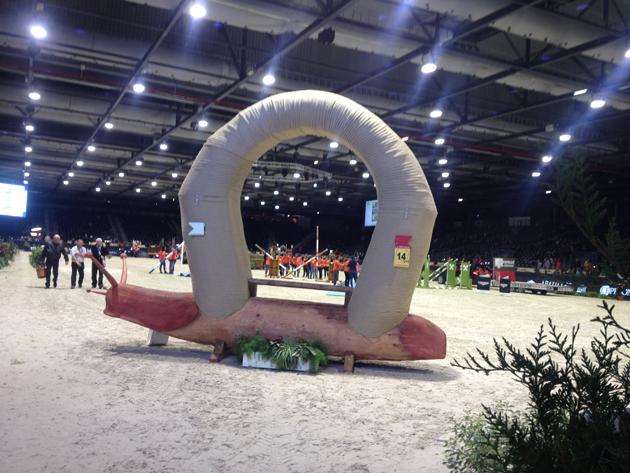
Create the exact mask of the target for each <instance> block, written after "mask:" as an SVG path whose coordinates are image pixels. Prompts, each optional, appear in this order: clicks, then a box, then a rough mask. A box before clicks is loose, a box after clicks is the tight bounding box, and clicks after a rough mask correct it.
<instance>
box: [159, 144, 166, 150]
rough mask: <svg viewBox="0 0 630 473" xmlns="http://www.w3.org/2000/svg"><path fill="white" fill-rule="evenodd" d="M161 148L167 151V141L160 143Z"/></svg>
mask: <svg viewBox="0 0 630 473" xmlns="http://www.w3.org/2000/svg"><path fill="white" fill-rule="evenodd" d="M160 149H161V150H162V151H166V150H167V149H168V145H167V144H166V143H160Z"/></svg>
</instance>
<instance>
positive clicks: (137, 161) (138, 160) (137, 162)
mask: <svg viewBox="0 0 630 473" xmlns="http://www.w3.org/2000/svg"><path fill="white" fill-rule="evenodd" d="M142 161H143V159H142V158H138V159H136V166H142Z"/></svg>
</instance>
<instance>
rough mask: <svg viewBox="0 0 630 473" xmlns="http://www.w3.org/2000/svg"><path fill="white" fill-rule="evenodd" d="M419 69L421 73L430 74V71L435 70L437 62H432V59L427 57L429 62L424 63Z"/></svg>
mask: <svg viewBox="0 0 630 473" xmlns="http://www.w3.org/2000/svg"><path fill="white" fill-rule="evenodd" d="M420 70H421V71H422V73H423V74H431V73H432V72H435V71H436V70H437V64H435V62H433V59H429V62H427V63H426V64H424V65H423V66H422V67H421V68H420Z"/></svg>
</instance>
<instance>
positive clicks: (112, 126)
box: [103, 122, 114, 130]
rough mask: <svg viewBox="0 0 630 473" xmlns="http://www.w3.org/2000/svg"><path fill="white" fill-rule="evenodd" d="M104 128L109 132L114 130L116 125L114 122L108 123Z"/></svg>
mask: <svg viewBox="0 0 630 473" xmlns="http://www.w3.org/2000/svg"><path fill="white" fill-rule="evenodd" d="M103 126H104V127H105V128H107V129H108V130H111V129H112V128H114V124H113V123H112V122H107V123H105V125H103Z"/></svg>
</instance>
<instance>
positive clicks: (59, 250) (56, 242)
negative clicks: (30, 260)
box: [41, 235, 68, 289]
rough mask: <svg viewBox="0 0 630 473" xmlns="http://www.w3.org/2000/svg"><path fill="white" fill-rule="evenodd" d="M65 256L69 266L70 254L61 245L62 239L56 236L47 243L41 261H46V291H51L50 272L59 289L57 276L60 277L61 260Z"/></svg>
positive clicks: (54, 284) (55, 285)
mask: <svg viewBox="0 0 630 473" xmlns="http://www.w3.org/2000/svg"><path fill="white" fill-rule="evenodd" d="M61 255H63V257H64V259H65V260H66V266H68V254H67V253H66V249H65V248H64V247H63V244H62V243H61V237H60V236H59V235H55V236H54V237H53V239H52V240H51V241H49V242H46V244H45V245H44V251H43V253H42V258H41V260H42V261H44V260H46V289H50V272H51V270H52V273H53V286H54V287H57V276H59V259H60V258H61Z"/></svg>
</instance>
